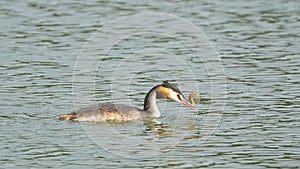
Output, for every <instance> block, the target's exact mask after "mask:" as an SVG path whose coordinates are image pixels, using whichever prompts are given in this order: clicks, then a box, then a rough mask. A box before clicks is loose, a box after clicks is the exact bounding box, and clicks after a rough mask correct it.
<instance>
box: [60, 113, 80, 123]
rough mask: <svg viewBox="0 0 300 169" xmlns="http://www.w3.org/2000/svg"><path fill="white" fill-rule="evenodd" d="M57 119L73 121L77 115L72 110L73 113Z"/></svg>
mask: <svg viewBox="0 0 300 169" xmlns="http://www.w3.org/2000/svg"><path fill="white" fill-rule="evenodd" d="M58 119H59V120H73V121H76V119H77V116H76V113H75V112H73V113H69V114H65V115H62V116H60V117H59V118H58Z"/></svg>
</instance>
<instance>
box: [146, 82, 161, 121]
mask: <svg viewBox="0 0 300 169" xmlns="http://www.w3.org/2000/svg"><path fill="white" fill-rule="evenodd" d="M144 111H147V112H149V113H150V114H151V116H152V117H160V111H159V109H158V107H157V105H156V88H153V89H151V90H150V91H149V93H148V94H147V96H146V98H145V101H144Z"/></svg>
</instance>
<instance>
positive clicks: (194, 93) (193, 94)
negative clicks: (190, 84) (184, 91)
mask: <svg viewBox="0 0 300 169" xmlns="http://www.w3.org/2000/svg"><path fill="white" fill-rule="evenodd" d="M194 97H197V99H198V102H197V103H200V101H201V95H200V93H197V92H192V93H191V94H190V95H189V100H190V102H191V104H192V105H195V100H194Z"/></svg>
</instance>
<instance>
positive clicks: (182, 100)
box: [181, 98, 197, 110]
mask: <svg viewBox="0 0 300 169" xmlns="http://www.w3.org/2000/svg"><path fill="white" fill-rule="evenodd" d="M181 103H182V104H183V105H185V106H186V107H188V108H190V109H192V110H197V107H195V106H193V105H192V104H191V103H189V102H188V101H186V100H185V99H184V98H182V99H181Z"/></svg>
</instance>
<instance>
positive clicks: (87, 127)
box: [0, 0, 300, 168]
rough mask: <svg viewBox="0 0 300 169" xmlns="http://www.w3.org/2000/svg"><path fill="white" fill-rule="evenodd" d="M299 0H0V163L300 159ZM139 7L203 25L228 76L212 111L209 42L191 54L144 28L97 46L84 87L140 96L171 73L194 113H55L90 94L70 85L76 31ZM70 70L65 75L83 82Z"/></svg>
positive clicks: (79, 35)
mask: <svg viewBox="0 0 300 169" xmlns="http://www.w3.org/2000/svg"><path fill="white" fill-rule="evenodd" d="M299 7H300V4H299V2H297V1H276V2H275V1H274V2H273V1H272V2H271V1H270V2H269V1H249V2H248V1H202V2H189V1H175V2H168V1H164V2H159V1H151V2H144V1H142V2H141V1H131V2H127V1H116V2H110V1H103V2H102V1H101V2H100V1H95V0H90V1H86V2H73V1H64V2H54V1H49V2H40V1H34V0H32V1H28V2H25V1H24V2H23V1H19V2H11V1H1V2H0V9H1V10H0V18H1V22H0V26H1V29H0V51H1V53H0V59H1V62H0V125H1V133H0V134H1V137H0V140H1V145H0V148H1V151H0V168H46V167H53V168H79V167H90V168H299V160H300V144H299V140H300V130H299V127H300V115H299V112H300V92H299V81H300V73H299V72H300V57H299V55H300V49H299V45H300V40H299V39H300V38H299V33H300V32H299V27H300V24H299V23H300V22H299V21H300V18H299V16H300V12H299ZM139 12H154V13H155V12H160V13H167V14H171V15H174V16H178V17H180V18H182V19H185V20H187V21H189V22H191V23H192V24H194V25H195V26H196V27H198V28H200V29H201V30H202V31H203V32H204V33H205V34H206V35H207V37H208V38H209V39H210V40H211V41H212V44H213V45H214V46H215V48H216V50H217V51H218V53H219V55H215V56H214V57H216V56H218V57H220V60H218V61H217V63H221V64H222V66H223V69H224V72H225V76H226V94H225V95H224V98H225V100H223V99H224V98H221V101H225V103H226V105H225V107H224V110H223V111H218V112H213V111H212V110H213V108H214V106H212V102H213V101H214V94H215V93H214V90H212V88H213V86H212V83H211V82H212V79H214V77H215V76H214V75H213V74H209V73H210V69H209V67H207V65H213V64H212V63H214V61H213V62H211V61H207V60H206V59H203V57H204V56H206V55H207V56H208V54H209V51H205V49H207V48H204V49H203V53H202V55H201V56H200V57H198V56H196V53H194V52H192V51H191V50H187V48H186V47H184V45H182V44H181V43H180V42H178V41H176V39H175V40H174V38H172V37H168V36H164V35H160V36H157V35H156V34H154V33H152V34H151V33H150V34H144V35H135V36H131V37H128V38H127V39H123V41H121V42H119V43H118V44H117V45H115V46H113V48H111V50H110V51H109V52H108V53H107V55H106V57H105V58H104V59H101V58H97V57H96V62H95V64H96V67H97V71H96V72H95V74H94V75H95V77H94V79H95V89H94V90H93V91H92V92H91V93H92V94H94V95H93V96H94V97H93V98H95V100H96V101H98V102H106V101H113V102H120V103H125V104H132V105H134V106H137V107H142V106H143V98H144V96H145V94H146V92H147V91H148V90H149V89H150V88H151V87H152V86H153V85H155V84H157V83H161V81H162V80H165V79H170V80H172V82H174V83H177V84H178V85H179V87H180V89H181V90H182V92H183V93H184V94H185V95H186V96H187V95H188V94H189V92H191V91H195V90H196V91H199V92H200V93H201V94H202V97H203V101H202V102H201V104H200V105H198V107H199V112H193V111H190V110H187V109H185V108H184V107H183V106H181V105H179V104H177V103H174V102H166V101H161V102H160V103H159V108H160V110H161V112H162V117H161V118H160V119H157V121H154V122H153V121H152V122H143V121H138V122H129V123H112V124H106V123H100V124H99V123H73V122H64V121H63V122H62V121H58V120H57V117H58V116H59V115H61V114H64V113H68V112H71V111H73V110H74V108H76V107H77V106H78V107H80V106H83V105H85V104H86V103H88V102H90V101H91V100H88V101H86V100H85V99H84V98H85V97H81V96H79V97H76V96H75V97H74V95H73V94H74V91H73V89H74V88H73V87H74V86H72V85H73V83H72V81H73V82H74V78H73V74H74V70H76V68H78V66H79V67H80V66H81V65H80V64H79V65H78V64H77V66H76V62H77V63H78V56H79V55H80V51H82V50H81V49H82V48H83V46H84V45H85V42H87V41H88V40H90V41H93V40H94V39H93V38H92V39H91V37H92V35H93V34H94V33H95V32H96V31H97V30H98V29H99V28H101V27H103V26H105V25H107V24H109V23H110V22H112V21H114V20H116V19H118V18H119V17H122V16H128V15H132V14H136V13H139ZM162 23H163V22H162ZM158 24H161V23H158ZM125 26H128V25H124V27H125ZM177 26H178V25H177ZM129 27H130V25H129ZM176 28H179V29H180V28H181V27H176V25H174V30H175V29H176ZM116 30H118V29H112V30H111V32H108V34H110V33H112V32H114V31H116ZM132 31H135V30H134V29H133V30H132ZM137 31H138V30H137ZM179 35H180V37H184V35H183V34H179ZM96 37H97V36H96ZM108 40H109V39H108ZM193 45H196V46H197V45H198V44H197V43H195V44H193ZM200 48H201V47H200ZM87 51H88V50H87ZM97 52H98V51H97ZM97 52H96V53H93V52H91V54H95V55H96V56H98V53H97ZM84 54H87V53H81V55H80V56H83V55H84ZM99 56H100V55H99ZM183 63H186V64H183ZM98 64H99V65H98ZM116 68H118V69H116ZM187 69H190V70H189V71H186V70H187ZM214 69H216V68H214ZM116 70H117V71H116ZM124 72H125V73H124ZM126 72H130V73H126ZM191 72H192V73H193V76H191ZM75 75H77V76H76V77H77V78H75V80H78V81H75V82H78V83H79V84H82V83H83V84H84V83H87V82H89V81H85V78H86V76H85V74H75ZM80 80H82V81H81V82H80ZM128 84H130V85H128ZM72 92H73V93H72ZM75 93H76V91H75ZM74 98H75V99H74ZM95 100H93V101H95ZM81 101H82V102H81ZM81 103H82V105H81ZM214 113H216V114H217V115H218V116H212V117H217V118H216V119H213V120H212V121H209V120H211V119H210V117H211V116H210V115H213V114H214ZM218 117H220V118H221V120H220V121H218ZM207 122H215V124H213V125H212V126H217V128H213V127H212V128H208V129H209V130H210V131H212V132H213V135H205V131H206V130H205V127H206V126H205V124H207ZM111 129H112V131H116V132H117V133H119V134H121V135H122V136H125V137H122V138H119V137H116V135H113V133H110V132H111V131H110V130H111ZM108 131H109V132H108ZM104 136H105V137H104ZM124 138H125V139H124Z"/></svg>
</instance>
